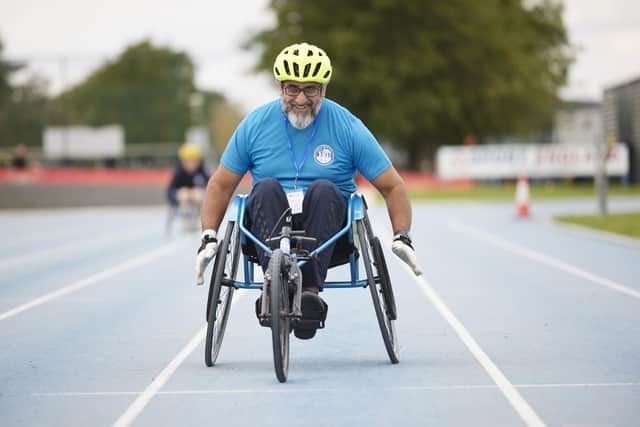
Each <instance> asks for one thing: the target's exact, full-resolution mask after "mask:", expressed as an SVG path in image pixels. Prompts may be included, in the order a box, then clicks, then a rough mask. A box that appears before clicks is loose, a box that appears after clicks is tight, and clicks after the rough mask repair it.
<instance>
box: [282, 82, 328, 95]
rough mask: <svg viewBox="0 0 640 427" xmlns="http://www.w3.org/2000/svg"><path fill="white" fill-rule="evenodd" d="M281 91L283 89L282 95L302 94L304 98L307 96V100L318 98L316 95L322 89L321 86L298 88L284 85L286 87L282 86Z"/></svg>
mask: <svg viewBox="0 0 640 427" xmlns="http://www.w3.org/2000/svg"><path fill="white" fill-rule="evenodd" d="M283 89H284V93H286V94H287V95H289V96H298V95H300V92H304V94H305V96H308V97H309V98H313V97H314V96H318V94H319V93H320V91H321V89H322V86H320V85H313V86H304V87H300V86H296V85H286V86H283Z"/></svg>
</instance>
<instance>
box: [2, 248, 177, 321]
mask: <svg viewBox="0 0 640 427" xmlns="http://www.w3.org/2000/svg"><path fill="white" fill-rule="evenodd" d="M179 242H180V240H176V241H174V242H172V243H169V244H167V245H166V246H164V247H161V248H158V249H155V250H153V251H151V252H148V253H146V254H144V255H141V256H138V257H136V258H132V259H129V260H128V261H125V262H123V263H120V264H116V265H115V266H113V267H110V268H107V269H105V270H102V271H101V272H99V273H96V274H92V275H90V276H87V277H85V278H83V279H80V280H78V281H77V282H74V283H71V284H70V285H67V286H64V287H62V288H59V289H56V290H55V291H52V292H49V293H47V294H44V295H42V296H40V297H38V298H36V299H33V300H31V301H29V302H27V303H24V304H21V305H19V306H17V307H14V308H12V309H10V310H7V311H5V312H3V313H0V320H5V319H8V318H10V317H13V316H15V315H17V314H20V313H22V312H24V311H27V310H30V309H32V308H35V307H38V306H39V305H42V304H46V303H48V302H51V301H53V300H55V299H58V298H60V297H63V296H65V295H68V294H70V293H72V292H77V291H79V290H80V289H83V288H86V287H88V286H91V285H95V284H96V283H98V282H100V281H102V280H105V279H108V278H110V277H113V276H115V275H117V274H120V273H123V272H125V271H128V270H132V269H134V268H137V267H140V266H142V265H144V264H147V263H149V262H151V261H153V260H155V259H157V258H160V257H162V256H164V255H166V254H168V253H170V252H171V251H174V250H175V249H176V248H177V246H178V245H177V244H178V243H179Z"/></svg>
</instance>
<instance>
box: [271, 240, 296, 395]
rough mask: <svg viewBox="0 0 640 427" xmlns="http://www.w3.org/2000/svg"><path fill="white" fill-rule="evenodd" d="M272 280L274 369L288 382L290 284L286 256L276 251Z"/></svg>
mask: <svg viewBox="0 0 640 427" xmlns="http://www.w3.org/2000/svg"><path fill="white" fill-rule="evenodd" d="M269 271H271V279H270V282H269V292H270V302H271V307H270V308H271V340H272V344H273V367H274V370H275V372H276V377H277V378H278V381H280V382H281V383H284V382H286V381H287V376H288V373H289V335H290V332H291V318H290V317H289V284H288V275H287V274H286V268H285V254H284V253H283V252H282V251H281V250H280V249H276V250H275V251H273V254H272V255H271V259H270V260H269Z"/></svg>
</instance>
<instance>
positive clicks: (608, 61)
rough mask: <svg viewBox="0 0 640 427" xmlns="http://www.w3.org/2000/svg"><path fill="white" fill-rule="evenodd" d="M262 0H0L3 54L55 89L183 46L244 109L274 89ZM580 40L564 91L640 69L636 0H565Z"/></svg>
mask: <svg viewBox="0 0 640 427" xmlns="http://www.w3.org/2000/svg"><path fill="white" fill-rule="evenodd" d="M267 3H268V1H267V0H231V1H229V0H222V1H221V0H214V1H211V0H208V1H207V0H181V1H180V2H168V1H158V0H109V1H97V0H0V38H1V39H2V40H3V42H4V45H5V52H4V54H5V56H7V57H9V58H11V59H19V60H25V61H27V62H28V64H29V65H30V70H34V71H37V72H38V73H40V74H41V75H43V76H44V77H46V78H47V79H48V80H49V81H50V88H51V90H52V91H53V92H56V91H58V90H60V88H61V87H62V86H63V85H65V84H70V83H74V82H77V81H79V80H81V79H82V78H83V77H84V76H86V74H87V73H88V72H90V71H91V70H93V69H95V67H97V66H98V65H99V64H100V63H101V62H103V61H104V60H105V59H107V58H112V57H113V56H115V55H116V54H117V53H119V52H120V51H121V50H122V49H123V48H124V47H125V46H126V45H127V44H130V43H132V42H136V41H139V40H141V39H143V38H146V37H148V38H151V39H152V40H153V41H154V42H156V43H160V44H165V45H170V46H172V47H175V48H179V49H184V50H186V51H187V52H188V53H189V54H190V55H191V56H192V58H193V59H194V60H195V62H196V65H197V83H198V85H199V86H200V87H202V88H207V89H215V90H219V91H221V92H223V93H225V94H226V95H227V97H228V98H230V99H231V100H233V101H234V102H236V103H237V104H239V105H240V106H242V107H243V108H245V109H251V108H253V107H256V106H258V105H260V104H261V103H263V102H265V101H267V100H270V99H272V98H273V97H274V96H276V91H275V89H274V87H275V86H274V85H273V83H272V79H271V78H270V77H269V76H268V75H262V76H256V75H253V74H252V73H251V72H250V68H251V65H252V64H253V62H254V60H255V57H256V54H255V52H247V51H243V50H242V49H241V48H240V47H239V46H240V45H241V44H242V42H243V41H244V40H246V39H247V37H248V36H249V35H250V34H252V33H253V32H255V31H257V30H259V29H260V28H264V27H265V26H270V25H272V24H273V23H274V22H275V20H274V17H273V16H272V15H271V13H270V12H269V11H268V10H267ZM565 5H566V8H565V21H566V24H567V27H568V29H569V34H570V37H571V41H572V43H573V44H574V45H576V46H578V48H579V50H578V60H577V62H576V63H575V64H574V66H573V68H572V71H571V75H570V83H569V85H568V87H567V88H565V89H564V90H563V96H564V97H565V98H579V99H599V98H600V97H601V93H602V89H603V88H604V87H606V86H610V85H612V84H617V83H619V82H621V81H625V80H628V79H630V78H634V77H638V76H640V53H639V52H640V1H638V0H566V1H565Z"/></svg>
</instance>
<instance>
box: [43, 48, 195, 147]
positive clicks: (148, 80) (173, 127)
mask: <svg viewBox="0 0 640 427" xmlns="http://www.w3.org/2000/svg"><path fill="white" fill-rule="evenodd" d="M194 91H195V85H194V66H193V63H192V61H191V59H190V58H189V56H188V55H187V54H186V53H184V52H177V51H173V50H171V49H169V48H166V47H157V46H154V45H152V44H151V42H149V41H142V42H140V43H137V44H134V45H131V46H129V47H127V48H126V49H125V51H124V52H123V53H122V54H120V55H119V56H118V57H117V58H116V59H115V60H113V61H109V62H107V63H105V64H104V65H102V66H101V67H100V68H98V69H97V70H96V71H94V72H93V73H92V74H91V75H89V76H88V77H87V79H86V80H85V81H83V82H82V83H80V84H78V85H77V86H75V87H72V88H71V89H69V90H67V91H65V92H64V93H62V94H61V95H60V96H58V97H57V98H56V99H55V100H54V102H53V106H52V109H51V117H50V118H51V122H52V123H55V124H58V125H68V124H84V125H91V126H100V125H108V124H121V125H122V126H123V127H124V129H125V135H126V139H127V142H134V143H135V142H174V141H182V140H183V139H184V135H185V131H186V129H187V127H189V125H190V124H191V105H190V100H191V96H192V94H193V93H194Z"/></svg>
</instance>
